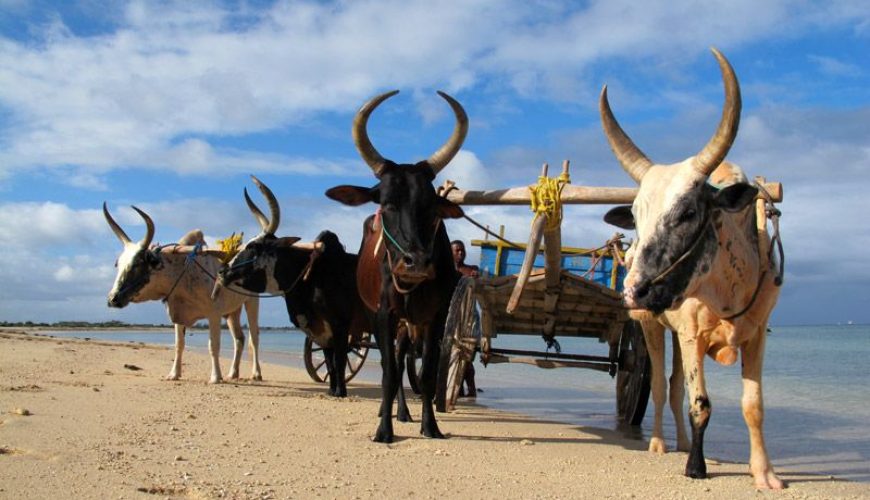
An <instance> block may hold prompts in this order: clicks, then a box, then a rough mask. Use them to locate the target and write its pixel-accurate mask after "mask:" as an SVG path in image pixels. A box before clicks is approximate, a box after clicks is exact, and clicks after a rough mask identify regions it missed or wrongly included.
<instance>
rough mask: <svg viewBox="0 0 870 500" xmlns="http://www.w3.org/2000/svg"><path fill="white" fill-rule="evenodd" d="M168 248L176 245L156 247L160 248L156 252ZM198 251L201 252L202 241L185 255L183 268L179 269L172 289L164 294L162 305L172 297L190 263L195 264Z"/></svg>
mask: <svg viewBox="0 0 870 500" xmlns="http://www.w3.org/2000/svg"><path fill="white" fill-rule="evenodd" d="M169 246H178V244H177V243H173V244H171V245H165V246H164V247H162V248H161V247H158V248H160V250H158V251H162V250H163V248H166V247H169ZM200 250H202V241H197V242H196V244H195V245H193V251H192V252H190V253H189V254H187V256H186V257H185V258H184V267H182V268H181V272H180V273H179V274H178V278H176V279H175V283H173V284H172V287H170V288H169V293H167V294H166V297H163V303H164V304H165V303H166V302H167V301H168V300H169V297H170V296H172V292H174V291H175V287H177V286H178V283H179V282H180V281H181V278H183V277H184V274H185V273H186V272H187V268H188V267H190V264H191V263H192V262H196V254H197V253H199V251H200ZM197 265H199V263H198V262H197ZM200 267H202V266H200Z"/></svg>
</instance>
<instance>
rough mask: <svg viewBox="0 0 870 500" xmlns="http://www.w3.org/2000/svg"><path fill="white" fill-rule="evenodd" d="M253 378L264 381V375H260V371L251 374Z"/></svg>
mask: <svg viewBox="0 0 870 500" xmlns="http://www.w3.org/2000/svg"><path fill="white" fill-rule="evenodd" d="M251 380H255V381H257V382H262V381H263V376H262V375H260V374H259V373H255V374H253V375H251Z"/></svg>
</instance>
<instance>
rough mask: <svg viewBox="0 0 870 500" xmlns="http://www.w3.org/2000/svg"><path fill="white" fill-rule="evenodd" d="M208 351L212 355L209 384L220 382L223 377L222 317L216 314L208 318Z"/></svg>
mask: <svg viewBox="0 0 870 500" xmlns="http://www.w3.org/2000/svg"><path fill="white" fill-rule="evenodd" d="M208 351H209V354H210V355H211V377H209V379H208V383H209V384H219V383H220V382H221V380H223V377H221V364H220V354H221V317H220V315H215V316H213V317H209V318H208Z"/></svg>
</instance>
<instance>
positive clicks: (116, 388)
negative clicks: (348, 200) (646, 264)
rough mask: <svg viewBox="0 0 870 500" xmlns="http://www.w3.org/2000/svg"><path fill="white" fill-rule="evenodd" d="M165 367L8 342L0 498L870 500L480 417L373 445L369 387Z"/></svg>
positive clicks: (484, 413)
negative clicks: (696, 476)
mask: <svg viewBox="0 0 870 500" xmlns="http://www.w3.org/2000/svg"><path fill="white" fill-rule="evenodd" d="M46 333H49V334H50V332H46ZM171 362H172V352H171V350H170V349H168V348H165V347H158V346H146V345H132V344H129V343H126V344H124V343H110V342H97V341H85V340H75V339H57V338H50V337H46V336H42V335H33V334H32V333H24V332H23V331H20V330H9V329H7V330H5V331H0V498H16V499H17V498H155V497H156V498H261V499H265V498H372V497H375V498H456V497H461V498H500V499H501V498H667V499H672V498H690V499H695V498H711V499H712V498H729V499H731V498H758V497H764V498H870V485H868V484H863V483H854V482H848V481H842V480H839V479H837V478H833V477H830V476H812V475H807V474H803V473H789V471H788V470H779V471H778V472H779V474H780V477H782V478H783V479H785V480H786V481H788V483H789V488H788V489H787V490H785V491H782V492H758V491H756V490H755V489H754V488H753V486H752V481H751V478H750V476H749V474H748V471H747V466H746V464H742V463H740V464H730V463H719V462H715V461H710V463H709V465H708V471H709V473H710V476H711V477H710V479H708V480H691V479H688V478H686V477H684V476H683V475H682V474H681V471H682V470H683V467H684V465H685V460H686V455H685V454H684V453H670V454H668V455H665V456H654V455H650V454H648V453H647V452H646V451H645V443H643V442H641V441H634V440H629V439H625V438H623V437H621V436H619V435H618V434H617V433H615V432H611V431H604V430H599V429H591V428H578V427H575V426H571V425H565V424H558V423H549V422H541V421H537V420H533V419H530V418H528V417H525V416H522V415H516V414H510V413H504V412H498V411H493V410H490V409H486V408H482V407H479V406H475V405H471V404H466V405H464V406H460V408H459V409H458V411H456V412H455V413H452V414H448V415H443V414H439V424H440V427H441V430H442V431H443V432H445V433H446V434H447V435H448V436H449V439H446V440H431V439H425V438H423V437H421V436H420V435H419V433H418V431H419V423H412V424H402V423H396V425H395V431H396V442H395V443H393V444H391V445H383V444H377V443H373V442H371V436H372V434H373V433H374V430H375V428H376V426H377V417H376V415H377V411H378V398H379V393H380V391H379V389H378V388H377V387H375V386H373V385H365V384H359V383H352V384H351V387H349V393H350V396H349V397H348V398H347V399H336V398H331V397H327V396H326V395H325V387H324V386H322V385H319V384H315V383H313V382H311V381H310V379H309V378H308V376H307V374H305V373H304V372H302V371H301V370H296V369H293V368H288V367H282V366H276V365H266V366H264V367H263V375H264V377H265V378H266V380H265V381H263V382H250V381H247V380H243V381H239V382H228V383H224V384H221V385H208V384H206V380H207V375H208V372H209V368H208V366H209V364H208V359H207V358H206V357H205V356H203V355H199V354H195V353H192V352H188V353H185V366H184V370H185V371H184V380H182V381H180V382H167V381H164V380H163V379H162V377H163V375H165V374H166V373H167V372H168V370H169V368H170V364H171ZM125 365H129V366H133V367H135V368H140V369H139V370H133V369H130V368H125ZM247 372H248V371H247V366H244V365H243V369H242V373H247ZM410 407H411V411H412V413H413V414H414V416H415V417H417V418H418V417H419V414H420V408H419V403H418V402H417V401H416V400H412V401H411V405H410Z"/></svg>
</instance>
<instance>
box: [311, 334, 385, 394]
mask: <svg viewBox="0 0 870 500" xmlns="http://www.w3.org/2000/svg"><path fill="white" fill-rule="evenodd" d="M370 338H371V335H370V334H369V332H363V334H362V339H360V341H359V342H351V344H350V349H348V351H347V366H346V367H345V370H344V381H345V382H350V381H351V380H353V378H354V377H356V374H357V373H359V371H360V368H362V365H363V363H365V361H366V357H367V356H368V355H369V341H370ZM302 359H303V360H304V361H305V370H306V371H308V376H309V377H311V380H313V381H315V382H327V381H328V380H329V373H328V372H327V371H326V358H325V357H324V356H323V348H322V347H320V346H319V345H317V344H315V343H314V342H313V341H312V340H311V338H310V337H308V336H307V335H306V336H305V352H304V355H303V356H302Z"/></svg>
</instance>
